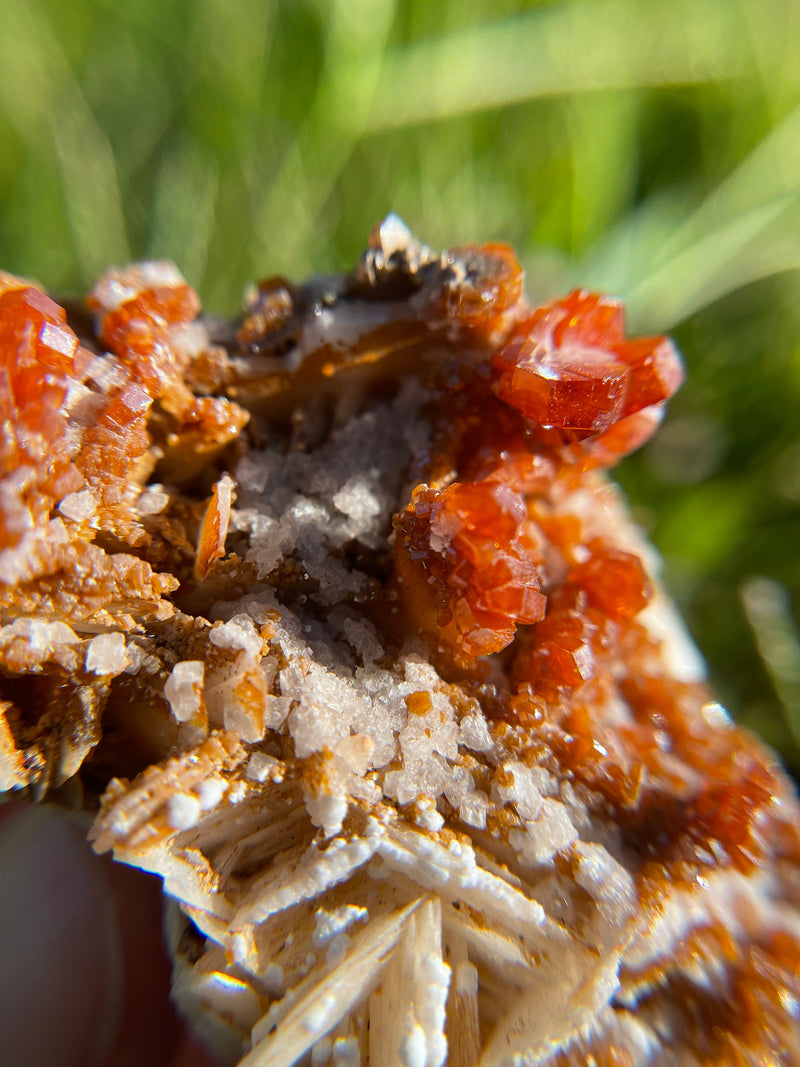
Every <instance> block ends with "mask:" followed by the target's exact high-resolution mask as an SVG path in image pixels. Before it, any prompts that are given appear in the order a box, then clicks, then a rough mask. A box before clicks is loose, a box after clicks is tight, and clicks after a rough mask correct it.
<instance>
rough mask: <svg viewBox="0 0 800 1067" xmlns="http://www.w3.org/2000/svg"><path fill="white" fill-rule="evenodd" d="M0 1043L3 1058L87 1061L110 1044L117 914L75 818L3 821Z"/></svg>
mask: <svg viewBox="0 0 800 1067" xmlns="http://www.w3.org/2000/svg"><path fill="white" fill-rule="evenodd" d="M0 945H1V946H2V951H1V952H0V1048H2V1049H3V1063H4V1064H5V1065H6V1067H17V1065H19V1067H39V1065H41V1067H50V1065H52V1064H56V1063H57V1064H59V1065H61V1067H84V1065H92V1064H97V1063H99V1062H101V1061H102V1059H103V1057H104V1055H105V1054H106V1053H107V1052H108V1050H109V1049H110V1048H111V1046H112V1044H113V1040H114V1036H115V1034H116V1030H117V1026H118V1021H119V1016H120V1011H121V1003H122V997H123V989H124V986H123V975H122V959H121V950H120V943H119V932H118V929H117V918H116V913H115V910H114V907H113V902H112V900H111V896H110V892H109V888H108V883H107V881H106V877H105V874H104V871H103V868H102V864H101V863H100V861H99V860H98V858H97V857H96V856H94V855H93V853H92V851H91V849H90V848H89V846H88V845H87V844H86V841H85V837H84V834H83V832H82V830H81V828H80V827H79V825H78V824H77V823H76V821H75V820H73V818H72V817H71V816H69V815H67V814H66V813H64V812H61V811H58V810H56V809H53V808H47V807H33V806H28V805H26V806H20V807H19V809H18V810H17V811H16V812H14V813H13V814H11V815H10V816H8V817H6V818H4V819H3V820H2V821H0Z"/></svg>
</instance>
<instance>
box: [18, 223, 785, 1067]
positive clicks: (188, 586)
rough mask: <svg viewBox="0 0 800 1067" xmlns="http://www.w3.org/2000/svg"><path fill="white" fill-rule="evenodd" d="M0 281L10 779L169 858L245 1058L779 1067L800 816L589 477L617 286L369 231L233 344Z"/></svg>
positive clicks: (649, 359)
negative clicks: (349, 265) (530, 292)
mask: <svg viewBox="0 0 800 1067" xmlns="http://www.w3.org/2000/svg"><path fill="white" fill-rule="evenodd" d="M87 308H88V313H87V310H86V309H81V308H80V307H77V306H74V307H72V306H70V307H69V308H68V310H64V309H62V308H61V307H59V306H58V305H57V304H55V303H54V302H53V301H52V300H51V299H50V298H49V297H48V296H46V295H45V294H44V293H43V292H42V291H41V290H40V289H39V288H37V287H36V286H35V285H32V284H31V283H29V282H26V281H23V280H21V279H19V278H15V277H11V276H9V275H0V368H2V379H1V380H0V405H2V421H1V422H0V465H1V467H0V519H1V523H0V603H1V604H2V617H1V619H0V622H2V626H0V697H2V703H0V789H2V790H3V791H6V792H17V793H22V794H27V795H29V796H31V797H32V798H34V799H36V800H39V799H41V798H44V797H48V798H50V799H52V800H55V801H58V802H61V803H67V802H69V803H72V804H80V805H82V806H83V807H84V808H85V809H86V810H87V811H89V812H91V813H92V815H93V818H94V823H93V827H92V830H91V840H92V842H93V844H94V847H95V849H96V850H97V851H98V852H105V851H108V850H111V851H113V853H114V855H115V856H116V857H117V858H118V859H119V860H121V861H123V862H125V863H129V864H133V865H136V866H139V867H141V868H143V869H145V870H147V871H152V872H155V873H157V874H158V875H160V876H161V877H162V878H163V881H164V887H165V891H166V894H167V897H168V899H169V904H168V905H167V910H168V930H169V934H170V949H171V952H172V956H173V959H174V975H173V993H174V997H175V1000H176V1002H177V1004H178V1007H179V1009H180V1010H181V1011H182V1012H183V1013H184V1014H185V1015H186V1016H187V1018H189V1019H190V1021H191V1022H192V1024H193V1025H194V1026H195V1027H196V1028H197V1030H198V1031H199V1032H200V1034H201V1035H202V1036H203V1037H204V1039H205V1040H206V1041H207V1042H208V1043H209V1045H210V1046H212V1047H213V1048H214V1049H215V1050H216V1052H217V1054H218V1055H219V1056H220V1057H222V1059H223V1060H225V1061H226V1062H228V1063H230V1064H234V1063H241V1064H243V1065H246V1067H267V1065H269V1067H283V1065H285V1067H289V1065H290V1064H295V1063H298V1064H313V1065H314V1067H324V1065H326V1064H330V1065H331V1067H333V1065H336V1067H355V1065H356V1064H361V1065H363V1067H366V1065H370V1067H400V1065H402V1067H442V1065H443V1064H445V1063H447V1064H449V1065H450V1067H476V1065H478V1064H480V1065H482V1067H500V1065H505V1067H512V1065H515V1067H524V1065H529V1067H533V1065H534V1064H537V1065H538V1064H549V1065H559V1067H566V1065H572V1064H574V1065H578V1064H592V1065H596V1067H600V1065H602V1067H612V1065H613V1067H633V1065H638V1064H662V1065H665V1067H666V1065H674V1064H679V1065H683V1064H686V1065H704V1067H706V1065H707V1067H710V1065H719V1067H723V1065H724V1067H731V1065H742V1067H744V1065H756V1064H758V1065H767V1064H769V1065H779V1064H782V1065H787V1067H788V1065H791V1064H798V1063H800V1023H799V1022H798V1019H799V1018H800V1007H799V1005H800V978H798V972H799V971H800V832H799V831H798V805H797V801H796V798H795V796H794V793H793V791H792V788H791V786H790V783H789V781H788V779H787V778H786V776H785V775H784V773H783V772H782V771H781V769H780V767H779V765H778V764H777V762H776V760H775V757H774V756H773V755H772V754H771V753H769V752H768V751H766V750H765V749H764V748H762V747H761V745H759V743H758V742H757V741H756V740H754V738H752V737H751V736H750V735H749V734H747V733H746V732H744V731H742V730H740V729H738V728H737V727H735V726H734V725H733V724H732V723H731V722H730V721H729V719H728V717H727V716H726V714H725V712H724V710H723V709H722V708H721V707H720V706H719V705H718V704H716V703H715V702H714V700H713V697H712V696H711V695H710V693H709V692H708V690H707V689H706V687H705V685H704V683H703V680H702V673H703V672H702V664H701V662H700V660H699V657H698V656H697V653H696V652H695V650H694V648H693V646H692V644H691V642H690V641H689V640H688V638H687V637H686V635H685V633H684V631H683V628H682V625H681V623H680V621H679V619H678V618H677V617H676V615H675V613H674V610H673V609H672V607H671V604H670V602H669V601H668V599H667V598H666V597H665V595H664V593H663V592H662V591H661V589H660V587H659V583H658V576H657V569H658V561H657V558H656V556H655V554H654V553H653V551H652V550H651V549H650V548H649V547H648V546H647V545H646V544H645V543H644V542H643V540H642V538H641V536H640V534H639V533H638V531H637V530H636V528H635V527H634V526H633V524H632V523H631V521H630V519H629V517H628V515H627V513H626V511H625V508H624V505H623V503H622V502H621V500H620V498H619V495H618V493H617V491H616V489H615V488H614V486H613V484H612V483H611V482H610V481H609V479H608V477H607V475H606V474H605V473H604V471H605V469H607V468H609V467H611V466H613V465H614V464H615V463H616V462H617V461H618V460H619V459H620V458H621V457H622V456H624V455H625V454H627V453H628V452H630V451H631V450H632V449H634V448H636V447H638V446H639V445H640V444H642V442H644V441H645V440H647V438H648V437H649V436H650V435H651V434H652V433H653V432H654V430H655V429H656V427H657V425H658V423H659V420H660V418H661V415H662V413H663V408H664V404H665V402H666V400H667V399H668V398H669V397H670V396H671V394H672V393H673V392H674V391H675V389H676V388H677V387H678V385H679V384H680V382H681V379H682V373H683V372H682V367H681V363H680V359H679V357H678V355H677V353H676V351H675V349H674V348H673V346H672V344H671V343H670V342H669V340H667V339H666V338H663V337H650V338H644V339H629V338H628V337H627V336H626V333H625V327H624V320H623V310H622V307H621V304H620V302H619V301H617V300H614V299H610V298H608V297H604V296H599V295H596V294H593V293H589V292H585V291H576V292H573V293H571V294H569V295H568V296H566V297H565V298H563V299H560V300H556V301H554V302H552V303H550V304H547V305H546V306H544V307H540V308H532V307H531V306H530V305H529V304H528V303H527V302H526V300H525V297H524V295H523V278H522V271H521V269H520V266H519V264H518V263H517V261H516V259H515V257H514V255H513V253H512V252H511V251H510V250H509V249H508V248H507V247H505V246H502V245H485V246H468V247H465V248H456V249H453V250H452V251H449V252H446V253H444V254H443V255H439V254H436V253H434V252H432V251H431V250H430V249H429V248H427V247H425V246H423V245H421V244H420V243H418V242H417V241H415V240H414V239H413V238H412V237H411V235H410V234H409V232H408V231H407V230H406V228H405V227H404V226H403V224H402V223H401V222H400V220H399V219H397V218H396V217H394V216H389V218H387V219H386V220H385V221H384V222H383V223H382V224H381V225H380V226H378V227H377V228H376V229H375V231H374V232H373V233H372V234H371V236H370V240H369V247H368V249H367V251H366V252H365V253H364V255H363V256H362V258H361V260H360V261H359V263H358V264H357V266H356V268H355V269H354V271H353V272H352V273H350V274H348V275H343V276H337V277H334V278H325V279H314V280H312V281H310V282H308V283H306V284H304V285H294V284H291V283H289V282H288V281H285V280H284V279H282V278H271V279H269V280H267V281H264V282H261V283H259V285H258V286H256V287H255V288H254V289H253V291H252V293H251V294H250V296H249V298H248V301H247V305H246V309H245V312H244V314H243V316H242V317H241V318H240V319H239V320H238V321H237V322H236V323H233V324H231V325H227V324H225V323H222V322H220V321H218V320H214V319H211V318H207V317H204V316H202V315H201V314H200V304H199V301H198V298H197V296H196V294H195V293H194V292H193V291H192V290H191V288H190V287H189V286H188V285H187V284H186V283H185V281H184V280H183V279H182V278H181V276H180V274H179V273H178V272H177V270H176V269H175V268H174V267H173V266H172V265H171V264H168V263H143V264H139V265H135V266H131V267H126V268H124V269H121V270H113V271H111V272H109V273H108V274H107V275H105V276H104V277H103V278H101V279H100V281H99V282H98V283H97V284H96V286H95V287H94V289H93V290H92V292H91V294H90V295H89V298H88V300H87Z"/></svg>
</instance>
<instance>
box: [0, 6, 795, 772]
mask: <svg viewBox="0 0 800 1067" xmlns="http://www.w3.org/2000/svg"><path fill="white" fill-rule="evenodd" d="M389 209H393V210H395V211H397V212H398V213H400V214H401V215H402V216H403V217H404V218H405V220H406V221H407V222H408V223H409V224H410V225H411V227H412V229H414V230H415V232H416V233H418V234H419V235H420V236H421V237H422V238H423V239H424V240H426V241H427V242H429V243H431V244H434V245H439V246H446V245H450V244H456V243H460V242H465V241H470V240H481V241H482V240H493V239H497V240H504V241H509V242H511V243H513V244H514V245H515V246H516V247H517V249H518V250H519V253H520V257H521V259H522V261H523V263H524V265H525V267H526V269H527V272H528V286H529V291H530V293H531V295H532V296H533V297H534V298H536V297H543V298H544V297H549V296H552V295H554V294H556V293H557V292H558V291H560V290H564V289H565V288H566V287H568V286H571V285H574V284H581V285H584V286H598V287H601V288H603V289H605V290H607V291H610V292H613V293H616V294H619V295H621V296H623V297H625V298H626V300H627V301H628V306H629V314H630V319H631V322H632V325H633V326H634V327H635V328H636V329H637V330H639V331H643V332H650V331H660V330H670V331H671V332H673V333H674V334H675V336H676V337H677V339H678V342H679V344H680V345H681V347H682V349H683V352H684V354H685V357H686V362H687V364H688V371H689V377H688V383H687V385H686V386H685V387H684V389H683V390H682V392H681V393H680V395H679V397H678V398H677V399H676V400H675V401H674V402H673V404H672V408H671V411H670V415H669V418H668V421H667V423H666V425H665V427H664V429H663V432H662V433H661V435H660V437H659V438H658V439H657V440H656V441H655V442H653V443H652V444H651V445H650V446H648V447H647V448H646V449H644V450H643V451H642V452H641V453H640V454H639V455H637V456H635V457H633V458H632V459H630V460H628V461H627V462H626V464H624V465H623V467H622V468H621V469H620V471H619V476H620V478H621V480H622V482H623V483H624V485H625V487H626V489H627V491H628V493H629V495H630V497H631V500H632V502H633V506H634V509H635V512H636V515H637V517H638V518H639V520H640V521H641V522H642V524H643V525H644V526H645V528H646V529H648V531H649V532H650V533H651V534H652V536H653V537H654V539H655V541H656V543H657V544H658V546H659V547H660V548H661V551H662V552H663V554H664V560H665V566H664V574H665V579H666V582H667V584H668V586H669V587H670V588H671V589H672V591H673V592H674V594H675V595H676V596H677V598H678V601H679V603H680V606H681V608H682V610H683V612H684V614H685V615H686V617H687V619H688V621H689V625H690V627H691V629H692V631H693V633H694V635H695V637H696V638H697V641H698V643H699V644H700V646H701V648H702V649H703V651H704V653H705V655H706V656H707V658H708V661H709V664H710V670H711V674H712V680H713V682H714V685H715V687H716V689H717V692H718V693H719V694H720V698H721V700H722V701H724V703H725V704H726V706H727V707H728V708H729V710H730V711H731V712H732V713H733V714H734V715H735V716H736V717H737V718H739V719H740V720H742V721H744V722H746V723H748V724H749V725H752V726H753V727H755V728H756V729H757V730H759V731H760V732H761V734H762V735H763V736H764V737H765V738H766V739H767V740H769V741H770V742H772V743H773V744H775V745H777V746H778V747H779V748H780V750H781V751H782V753H783V755H784V757H785V759H786V760H787V762H788V763H789V765H790V767H791V768H792V769H793V770H794V772H795V774H797V773H798V772H799V771H800V640H798V630H797V624H796V619H797V610H798V604H797V597H798V593H799V592H800V553H799V552H798V546H800V421H799V420H798V414H797V413H798V408H799V407H800V301H799V300H798V297H800V273H798V267H800V4H798V3H797V2H796V0H703V2H702V3H698V2H697V0H639V2H635V0H584V2H571V0H568V2H563V3H552V2H551V3H533V2H528V3H525V2H522V0H235V2H233V3H229V2H227V0H127V2H126V3H124V4H118V3H115V2H114V0H3V3H2V6H1V7H0V263H1V264H2V266H3V267H4V268H5V269H7V270H11V271H15V272H18V273H21V274H24V275H28V276H33V277H35V278H37V279H39V280H40V281H41V282H42V283H43V284H44V285H45V286H46V287H47V288H48V289H50V290H51V291H54V292H56V293H68V292H76V291H80V290H83V289H85V288H86V286H88V285H89V284H90V283H91V281H92V280H93V278H94V277H95V276H96V275H97V274H98V273H99V272H100V271H102V270H103V269H105V268H106V267H107V266H108V265H109V264H111V263H114V262H120V261H124V260H127V259H129V258H130V257H145V256H167V257H170V258H172V259H174V260H175V261H176V262H177V263H178V264H179V265H180V266H181V268H182V269H183V270H184V272H185V273H186V275H187V276H188V278H189V280H190V281H191V282H192V283H193V284H194V285H196V286H197V287H198V288H199V290H200V292H201V294H202V296H203V299H204V301H205V303H206V305H207V306H208V307H209V308H212V309H214V310H215V311H219V312H224V313H231V312H233V311H235V310H236V309H237V307H238V305H239V301H240V297H241V293H242V290H243V287H244V285H245V283H247V282H248V281H250V280H252V279H253V278H256V277H258V276H263V275H265V274H268V273H275V272H282V273H286V274H289V275H293V276H295V277H297V276H302V275H305V274H306V273H308V272H312V271H316V272H320V271H329V270H336V269H341V268H344V267H346V266H347V265H349V264H351V263H352V262H353V260H354V257H356V256H357V254H358V253H359V252H360V250H361V249H362V247H363V245H364V242H365V238H366V235H367V233H368V231H369V229H370V227H371V226H372V224H373V223H374V222H375V221H376V220H377V219H378V218H379V217H381V216H382V215H383V214H384V213H385V212H386V211H387V210H389Z"/></svg>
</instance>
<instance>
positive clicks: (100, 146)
mask: <svg viewBox="0 0 800 1067" xmlns="http://www.w3.org/2000/svg"><path fill="white" fill-rule="evenodd" d="M0 69H2V71H3V77H2V78H0V102H1V103H2V106H3V108H4V109H5V111H6V113H7V114H8V115H9V117H11V118H12V120H13V121H14V124H15V127H16V129H17V132H18V134H19V136H20V138H21V140H22V142H23V143H24V145H25V148H26V151H27V152H28V153H30V154H31V155H32V156H37V155H39V156H42V157H45V158H46V159H47V160H48V161H49V158H50V157H54V158H55V159H56V161H57V163H58V169H59V175H60V179H61V186H62V194H63V203H64V209H65V211H66V215H67V219H68V222H69V227H70V232H71V234H72V240H73V244H74V247H75V256H76V259H77V262H78V265H79V269H80V273H81V275H82V277H83V279H84V281H85V282H87V283H88V282H90V281H91V280H93V279H94V278H95V277H96V276H97V275H98V274H99V273H100V272H101V271H102V270H103V269H105V267H107V266H108V263H109V261H117V262H125V261H126V259H128V258H129V256H130V252H129V248H128V239H127V233H126V227H125V219H124V214H123V210H122V198H121V195H120V189H119V181H118V178H117V170H116V163H115V161H114V155H113V152H112V150H111V146H110V145H109V143H108V140H107V139H106V137H105V136H104V134H103V133H102V131H101V130H100V128H99V126H98V125H97V123H96V121H95V119H94V116H93V115H92V113H91V110H90V109H89V107H88V106H87V104H86V100H85V98H84V96H83V94H82V92H81V90H80V87H79V84H78V82H77V80H76V78H75V76H74V74H73V71H72V69H71V67H70V65H69V63H68V62H67V60H66V58H65V56H64V54H63V52H62V50H61V48H60V46H59V44H58V42H57V40H56V38H55V36H54V35H53V34H52V32H51V30H50V27H49V25H48V23H47V20H46V19H45V17H44V15H43V14H42V12H41V10H40V9H38V7H37V6H36V4H35V2H34V0H30V2H29V3H27V4H23V3H21V2H19V0H5V2H4V4H3V11H2V15H0Z"/></svg>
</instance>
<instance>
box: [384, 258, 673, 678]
mask: <svg viewBox="0 0 800 1067" xmlns="http://www.w3.org/2000/svg"><path fill="white" fill-rule="evenodd" d="M496 254H497V253H496ZM503 255H504V263H505V265H506V267H507V269H509V270H511V269H513V268H512V266H511V262H513V261H509V259H508V258H505V257H508V255H509V253H507V252H505V253H503ZM516 270H519V267H518V266H517V267H516ZM682 379H683V370H682V366H681V362H680V359H679V357H678V354H677V352H676V351H675V348H674V347H673V345H672V343H671V342H670V341H669V339H668V338H665V337H651V338H644V339H640V340H635V341H629V340H626V338H625V333H624V322H623V310H622V306H621V304H620V302H619V301H618V300H612V299H609V298H608V297H603V296H598V295H596V294H594V293H589V292H585V291H575V292H573V293H571V294H570V295H569V296H568V297H566V298H565V299H564V300H559V301H556V302H554V303H552V304H548V305H546V306H544V307H541V308H539V309H538V310H536V311H535V312H534V313H533V314H532V315H525V316H524V317H523V318H522V319H521V321H519V322H518V323H517V324H516V325H515V326H514V327H513V328H512V330H511V331H510V334H509V335H508V337H507V339H506V340H505V342H504V343H503V344H502V345H501V346H499V347H498V348H497V349H496V350H495V352H494V354H493V355H492V358H491V361H490V363H489V372H488V376H487V375H484V376H483V377H479V378H476V379H474V380H473V381H472V382H471V383H470V384H469V387H468V388H469V390H471V391H472V393H473V396H472V397H471V401H470V402H471V404H472V406H473V410H474V412H477V411H480V413H481V417H482V418H483V419H485V420H486V421H487V423H488V426H489V428H488V429H486V430H485V431H484V433H483V442H482V448H481V449H479V450H478V456H477V459H478V463H479V468H480V469H479V473H480V477H478V478H476V480H474V481H470V482H467V483H465V482H461V481H459V482H455V483H451V484H449V485H447V487H446V488H444V489H442V490H437V489H431V488H430V487H428V486H421V487H418V488H417V490H416V491H415V493H414V498H413V500H412V502H411V504H410V506H409V508H408V509H407V511H406V512H405V513H404V515H403V516H402V517H401V518H400V520H399V522H398V537H397V542H396V543H397V546H398V549H397V560H398V567H399V570H400V573H401V575H402V580H403V582H404V584H405V586H406V587H407V589H409V590H412V593H411V598H410V599H411V604H412V610H413V611H414V614H415V616H416V621H417V623H418V624H419V625H421V626H422V628H423V629H425V630H428V631H431V630H432V629H435V630H437V631H438V632H439V635H440V640H441V641H443V642H444V643H445V644H447V645H449V646H451V647H452V649H453V650H454V652H455V655H456V658H457V660H459V661H461V662H466V661H468V660H470V659H473V658H474V657H475V656H481V655H486V654H490V653H493V652H499V651H501V650H502V649H504V648H505V647H506V646H507V645H509V643H510V642H511V641H512V639H513V637H514V633H515V630H516V627H517V626H518V625H530V624H534V623H535V624H538V625H537V627H536V629H535V630H534V634H535V635H536V636H535V639H534V641H533V647H534V651H533V654H532V659H531V663H530V664H529V667H530V669H531V670H532V671H533V677H538V678H541V679H543V680H546V681H547V682H548V683H549V684H552V685H556V686H557V685H573V686H574V685H578V684H580V682H581V681H585V680H586V678H587V677H588V675H587V670H588V669H589V668H588V660H589V659H590V658H591V653H590V650H589V639H588V637H587V626H588V627H589V628H591V624H590V623H587V616H586V612H587V611H588V613H589V615H591V613H592V612H593V611H594V612H600V613H602V614H604V615H606V616H607V617H609V618H611V619H614V620H620V619H629V618H632V617H633V616H634V615H636V614H638V612H639V611H640V610H641V609H642V608H643V607H644V606H645V604H646V603H647V601H648V599H649V597H650V588H649V585H648V582H647V578H646V576H645V573H644V571H643V569H642V566H641V563H640V562H639V560H638V558H637V557H636V556H635V555H632V554H629V553H625V552H620V551H619V550H616V549H608V548H607V547H604V546H603V544H602V543H599V542H598V543H596V544H592V545H584V544H581V543H580V532H579V528H578V526H575V524H573V525H574V526H575V528H574V529H573V531H572V532H573V534H575V535H577V536H576V537H575V544H574V545H572V546H569V545H566V544H565V545H563V546H562V547H563V548H564V549H565V550H566V551H565V552H564V553H562V555H563V556H564V558H565V559H566V560H567V561H568V563H569V565H570V566H569V571H568V573H567V574H566V575H565V574H563V573H559V574H558V576H557V585H558V586H559V587H560V588H559V597H558V599H557V601H556V602H555V604H554V605H553V606H552V607H551V609H550V610H548V609H547V606H546V596H545V591H546V588H547V586H548V584H549V583H552V580H553V577H554V576H552V575H551V576H550V579H548V569H549V568H548V564H547V559H546V549H547V547H548V544H549V543H551V542H552V541H553V539H555V540H556V541H558V540H559V534H558V533H556V532H554V533H553V534H551V535H550V536H545V535H546V533H547V526H548V522H547V519H546V517H545V516H544V515H542V514H541V511H540V509H538V508H537V499H539V498H542V497H544V496H545V495H547V494H548V493H549V491H550V490H551V488H552V486H553V483H554V481H555V480H556V477H557V476H558V475H559V474H560V473H563V466H564V463H565V461H566V463H567V465H568V467H569V468H571V472H572V474H574V475H576V476H577V475H579V474H580V473H581V472H584V471H586V470H587V469H590V468H592V467H595V466H608V465H611V464H612V463H614V462H616V461H618V460H619V459H620V458H622V456H624V455H626V454H627V453H628V452H630V451H632V450H633V449H634V448H636V447H638V446H639V445H641V444H642V443H644V441H645V440H647V439H648V438H649V437H650V436H651V434H652V433H653V432H654V430H655V428H656V427H657V425H658V422H659V421H660V417H661V414H662V411H663V405H664V402H665V401H666V400H667V399H668V398H669V397H670V396H671V395H672V394H673V393H674V392H675V390H676V389H677V388H678V386H679V385H680V383H681V381H682ZM497 399H499V400H500V401H501V405H498V404H497V402H496V400H497ZM509 409H511V410H509ZM516 413H519V414H518V415H517V414H516ZM473 417H474V416H473ZM493 438H494V440H492V439H493ZM470 459H471V461H470ZM475 459H476V457H475V456H473V457H470V458H468V457H462V463H461V466H462V467H464V466H466V467H467V468H469V467H473V468H474V467H475ZM464 460H466V463H464ZM561 525H562V526H563V523H562V524H561ZM565 533H566V531H562V533H561V535H560V539H561V540H563V538H564V534H565ZM567 536H568V533H567ZM570 548H572V549H577V550H578V554H577V556H576V557H575V558H574V559H573V558H571V556H570ZM586 554H588V556H587V558H585V559H584V558H582V557H583V556H584V555H586ZM562 562H563V560H562ZM550 569H551V568H550ZM562 570H563V568H562ZM562 586H563V588H561V587H562ZM581 597H582V598H583V599H581ZM545 615H546V618H545ZM594 629H597V627H594Z"/></svg>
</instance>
